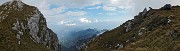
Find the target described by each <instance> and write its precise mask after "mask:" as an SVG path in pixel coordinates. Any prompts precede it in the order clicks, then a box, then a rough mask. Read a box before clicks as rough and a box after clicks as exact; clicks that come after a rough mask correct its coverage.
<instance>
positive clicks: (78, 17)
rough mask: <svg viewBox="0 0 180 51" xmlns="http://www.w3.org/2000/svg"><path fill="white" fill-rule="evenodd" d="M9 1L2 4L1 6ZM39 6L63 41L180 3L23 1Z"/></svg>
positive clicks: (157, 0) (158, 0) (173, 0)
mask: <svg viewBox="0 0 180 51" xmlns="http://www.w3.org/2000/svg"><path fill="white" fill-rule="evenodd" d="M6 1H8V0H1V1H0V4H2V3H4V2H6ZM22 1H23V2H25V3H26V4H28V5H32V6H36V7H38V9H39V10H40V11H41V12H42V14H43V15H44V17H45V18H46V20H47V24H48V27H49V28H51V29H52V30H53V31H54V32H56V33H57V34H58V36H60V37H64V35H65V34H67V33H68V32H70V31H78V30H82V29H88V28H98V29H113V28H115V27H117V26H119V25H120V24H122V23H123V22H125V21H127V20H130V19H132V18H133V16H135V15H137V14H138V13H139V12H140V11H142V10H143V9H144V8H145V7H146V8H148V7H152V8H160V7H162V6H163V5H165V4H172V5H180V0H22Z"/></svg>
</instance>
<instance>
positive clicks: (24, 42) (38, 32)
mask: <svg viewBox="0 0 180 51" xmlns="http://www.w3.org/2000/svg"><path fill="white" fill-rule="evenodd" d="M10 37H11V38H10ZM0 38H1V39H0V42H1V43H0V44H4V46H3V45H2V46H0V51H14V50H15V51H50V50H53V51H60V50H61V47H60V44H59V40H58V37H57V35H56V33H54V32H53V31H52V30H51V29H49V28H48V27H47V25H46V19H45V18H44V16H43V15H42V14H41V12H40V11H39V10H38V8H36V7H34V6H30V5H27V4H25V3H23V2H22V1H21V0H12V1H9V2H6V3H4V4H2V5H1V6H0ZM16 43H17V44H16ZM8 44H9V45H8Z"/></svg>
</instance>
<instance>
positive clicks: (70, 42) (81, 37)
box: [62, 28, 107, 51]
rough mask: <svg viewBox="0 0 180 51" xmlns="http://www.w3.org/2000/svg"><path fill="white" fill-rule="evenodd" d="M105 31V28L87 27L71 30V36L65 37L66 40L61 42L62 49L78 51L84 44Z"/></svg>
mask: <svg viewBox="0 0 180 51" xmlns="http://www.w3.org/2000/svg"><path fill="white" fill-rule="evenodd" d="M105 31H107V30H105V29H104V30H98V29H91V28H89V29H85V30H80V31H77V32H72V34H71V35H70V36H71V38H66V40H67V42H64V43H65V44H62V45H64V46H63V47H64V48H63V51H79V50H80V49H81V48H82V47H83V46H84V44H86V43H87V42H89V41H90V40H91V39H93V38H95V37H96V36H97V35H99V34H100V33H102V32H105Z"/></svg>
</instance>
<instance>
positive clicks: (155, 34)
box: [84, 4, 180, 51]
mask: <svg viewBox="0 0 180 51" xmlns="http://www.w3.org/2000/svg"><path fill="white" fill-rule="evenodd" d="M149 8H150V10H147V9H146V8H145V9H144V11H143V12H140V13H139V15H137V16H135V17H134V19H132V20H128V21H126V22H125V23H123V24H122V25H120V26H119V27H117V28H115V29H113V30H111V31H107V32H105V33H103V34H101V35H100V36H98V37H96V38H95V39H93V40H92V41H91V42H89V43H88V44H87V45H86V46H85V47H84V50H85V51H179V50H180V22H179V20H180V6H171V5H170V4H166V5H165V6H164V7H161V8H160V9H152V8H151V7H149Z"/></svg>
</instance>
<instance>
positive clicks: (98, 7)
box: [87, 6, 102, 9]
mask: <svg viewBox="0 0 180 51" xmlns="http://www.w3.org/2000/svg"><path fill="white" fill-rule="evenodd" d="M101 7H102V6H97V7H92V8H87V9H100V8H101Z"/></svg>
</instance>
